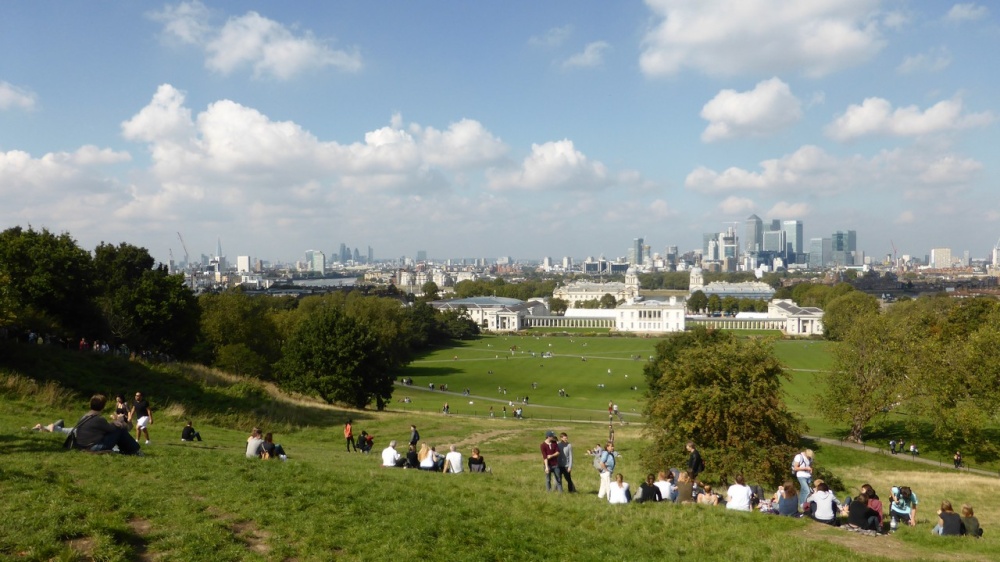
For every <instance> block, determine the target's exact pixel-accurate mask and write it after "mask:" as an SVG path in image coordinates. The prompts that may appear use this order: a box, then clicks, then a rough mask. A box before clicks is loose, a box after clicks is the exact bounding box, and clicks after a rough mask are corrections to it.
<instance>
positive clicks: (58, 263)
mask: <svg viewBox="0 0 1000 562" xmlns="http://www.w3.org/2000/svg"><path fill="white" fill-rule="evenodd" d="M0 278H3V279H6V282H7V287H6V289H5V293H6V300H7V302H8V304H7V306H8V307H9V308H10V309H12V310H11V311H10V312H9V314H13V315H16V316H17V317H18V318H20V319H21V320H22V321H25V322H30V323H34V324H47V325H48V326H47V327H51V328H54V329H61V330H63V331H77V332H79V333H83V334H84V335H86V336H87V337H89V336H90V334H92V333H94V332H96V331H97V327H98V325H99V321H98V318H99V314H98V312H97V309H96V307H95V306H94V296H95V295H96V288H95V285H94V263H93V260H92V259H91V257H90V253H89V252H87V251H86V250H84V249H82V248H80V247H79V246H78V245H77V243H76V240H74V239H73V238H72V237H70V235H69V234H68V233H65V232H64V233H62V234H59V235H56V234H53V233H51V232H49V231H48V230H46V229H42V230H41V231H36V230H34V229H33V228H31V227H28V229H27V230H25V229H23V228H21V227H19V226H16V227H13V228H9V229H7V230H5V231H3V232H0Z"/></svg>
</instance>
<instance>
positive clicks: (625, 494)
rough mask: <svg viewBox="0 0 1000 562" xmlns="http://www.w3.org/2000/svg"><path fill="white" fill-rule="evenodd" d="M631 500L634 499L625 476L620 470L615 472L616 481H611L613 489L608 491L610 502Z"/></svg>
mask: <svg viewBox="0 0 1000 562" xmlns="http://www.w3.org/2000/svg"><path fill="white" fill-rule="evenodd" d="M630 501H632V492H630V491H629V489H628V482H626V481H625V477H624V476H622V473H621V472H619V473H618V474H615V481H614V482H612V483H611V489H610V490H609V491H608V503H628V502H630Z"/></svg>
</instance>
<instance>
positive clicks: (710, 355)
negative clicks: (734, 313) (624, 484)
mask: <svg viewBox="0 0 1000 562" xmlns="http://www.w3.org/2000/svg"><path fill="white" fill-rule="evenodd" d="M645 376H646V381H647V383H648V385H649V398H648V400H647V402H646V406H645V414H646V416H647V420H648V421H647V425H646V429H645V432H646V435H647V437H649V439H650V445H649V447H648V448H647V449H646V450H645V451H644V453H643V455H642V459H643V464H644V465H645V467H646V468H647V469H648V470H651V471H656V470H661V469H664V468H667V467H670V466H683V462H684V459H685V457H686V452H685V451H684V445H685V443H686V442H687V441H688V440H692V441H694V442H695V443H696V444H697V445H698V447H699V450H700V451H701V454H702V456H703V457H704V458H705V459H706V465H707V471H708V472H709V473H710V474H712V475H713V476H716V477H718V478H719V479H720V480H721V481H723V482H729V481H731V480H732V479H733V478H734V477H735V476H736V475H737V474H743V475H744V476H745V477H746V478H747V480H750V481H758V482H761V483H766V484H768V485H771V484H777V483H779V482H781V481H782V480H783V479H784V478H787V474H788V466H789V463H790V462H791V459H792V456H793V455H794V454H795V451H796V448H797V446H798V443H799V436H800V434H801V433H802V431H803V426H802V423H801V422H800V421H799V420H798V419H796V418H795V417H794V416H793V415H792V414H791V413H789V412H788V410H787V408H786V406H785V402H784V399H783V391H782V389H781V382H782V380H783V379H784V378H785V377H786V375H785V373H784V370H783V368H782V366H781V364H780V363H779V362H778V359H777V358H776V357H775V355H774V352H773V350H772V348H771V345H770V343H769V342H767V341H765V340H741V339H737V338H736V337H735V336H733V335H731V334H730V333H728V332H721V331H710V330H706V329H704V328H701V327H699V328H695V329H694V330H691V331H689V332H683V333H680V334H676V335H672V336H670V337H667V338H665V339H664V340H663V341H662V342H661V343H660V344H658V345H657V353H656V357H655V359H654V361H652V362H650V363H649V364H647V365H646V367H645Z"/></svg>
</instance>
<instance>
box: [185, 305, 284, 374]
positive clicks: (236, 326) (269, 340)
mask: <svg viewBox="0 0 1000 562" xmlns="http://www.w3.org/2000/svg"><path fill="white" fill-rule="evenodd" d="M198 302H199V304H200V305H201V310H202V313H201V334H202V338H203V341H204V343H205V344H206V349H205V350H204V352H203V354H202V357H201V360H203V361H204V362H206V363H209V364H211V365H214V366H216V367H219V368H221V369H227V370H232V371H234V372H237V373H239V374H245V375H251V376H255V377H267V376H269V375H270V372H271V369H270V365H271V364H273V363H275V362H276V361H278V360H279V359H280V358H281V337H280V335H279V331H278V327H277V325H276V321H275V319H276V317H278V316H279V314H277V313H276V312H275V306H276V305H280V304H282V303H281V301H275V300H274V299H272V298H271V297H255V296H250V295H247V294H246V293H244V292H243V291H241V290H238V289H234V290H229V291H225V292H222V293H218V294H213V293H206V294H203V295H201V296H200V297H198ZM293 330H294V327H292V328H289V333H291V331H293Z"/></svg>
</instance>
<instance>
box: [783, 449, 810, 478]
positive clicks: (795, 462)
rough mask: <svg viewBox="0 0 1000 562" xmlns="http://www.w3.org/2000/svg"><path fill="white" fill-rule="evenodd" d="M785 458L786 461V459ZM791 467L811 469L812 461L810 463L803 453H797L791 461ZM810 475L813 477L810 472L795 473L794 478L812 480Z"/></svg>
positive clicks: (800, 471)
mask: <svg viewBox="0 0 1000 562" xmlns="http://www.w3.org/2000/svg"><path fill="white" fill-rule="evenodd" d="M785 458H786V459H787V458H788V457H785ZM792 466H804V467H811V466H812V461H810V460H809V457H807V456H805V455H804V454H803V453H799V454H797V455H795V458H794V459H792ZM812 475H813V474H812V472H809V471H808V470H796V471H795V477H796V478H812Z"/></svg>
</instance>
